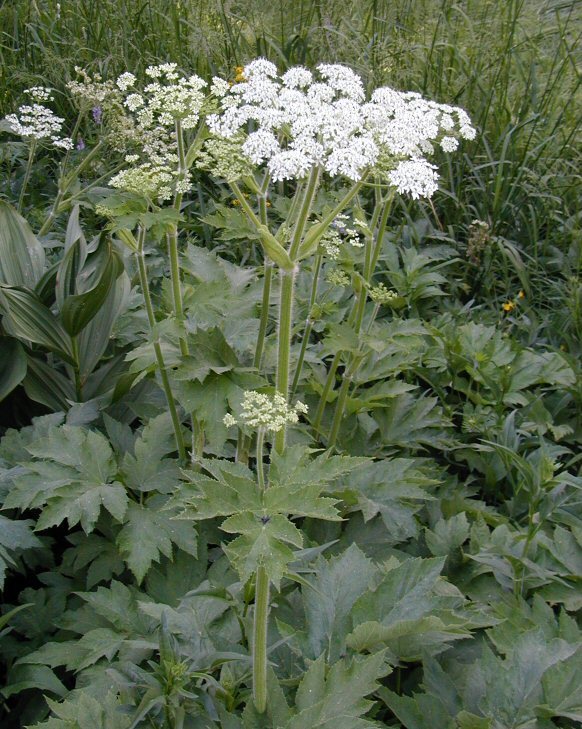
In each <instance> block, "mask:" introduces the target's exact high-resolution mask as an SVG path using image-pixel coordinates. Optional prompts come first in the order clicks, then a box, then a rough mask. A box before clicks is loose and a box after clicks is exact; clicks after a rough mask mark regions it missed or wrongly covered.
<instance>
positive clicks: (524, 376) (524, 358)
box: [509, 349, 576, 396]
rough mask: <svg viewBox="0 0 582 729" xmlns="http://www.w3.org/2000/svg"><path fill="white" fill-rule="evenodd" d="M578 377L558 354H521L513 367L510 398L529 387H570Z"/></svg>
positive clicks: (527, 351) (526, 351)
mask: <svg viewBox="0 0 582 729" xmlns="http://www.w3.org/2000/svg"><path fill="white" fill-rule="evenodd" d="M575 381H576V375H575V373H574V371H573V370H572V368H571V367H570V366H569V365H568V363H567V362H566V360H565V359H564V357H562V355H561V354H559V353H558V352H531V351H529V350H527V349H525V350H523V351H522V352H520V354H519V355H518V356H517V357H516V359H515V361H514V362H513V363H512V365H511V374H510V380H509V390H510V392H509V396H511V393H512V392H516V391H518V390H525V389H526V388H528V387H532V386H534V385H541V384H546V383H547V384H550V385H552V386H553V387H557V386H558V385H560V386H561V387H570V386H571V385H573V384H574V383H575Z"/></svg>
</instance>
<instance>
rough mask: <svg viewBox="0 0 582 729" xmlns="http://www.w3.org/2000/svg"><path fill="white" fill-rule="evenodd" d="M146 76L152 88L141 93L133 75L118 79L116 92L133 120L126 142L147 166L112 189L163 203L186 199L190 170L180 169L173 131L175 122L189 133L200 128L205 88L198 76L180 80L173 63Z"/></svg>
mask: <svg viewBox="0 0 582 729" xmlns="http://www.w3.org/2000/svg"><path fill="white" fill-rule="evenodd" d="M146 75H147V76H149V78H150V79H151V83H148V84H146V85H145V87H144V88H143V89H139V88H137V86H136V84H137V79H136V77H135V76H134V75H133V74H132V73H129V72H125V73H123V74H121V76H119V77H118V79H117V81H116V87H117V89H118V93H120V94H121V99H122V105H123V107H124V108H125V109H126V111H127V112H128V113H129V117H130V119H131V120H132V128H131V130H129V129H128V130H126V132H125V136H126V139H127V141H128V142H130V143H131V142H133V144H134V145H135V146H137V148H138V149H140V153H141V157H142V158H146V159H147V162H144V163H142V164H141V165H139V166H138V167H136V168H134V169H129V170H123V171H122V172H121V173H119V174H118V175H116V176H115V177H114V178H113V180H112V181H111V184H112V185H113V187H118V188H121V189H124V190H128V191H132V192H133V191H141V192H142V194H144V195H146V196H148V197H151V198H157V199H158V200H161V201H164V200H168V199H169V198H170V197H171V196H172V194H173V193H178V194H183V193H185V192H188V191H189V190H190V189H191V180H190V177H189V174H188V172H187V170H185V169H180V168H179V167H180V158H179V154H178V142H177V139H176V136H175V128H176V123H177V122H179V123H180V125H181V127H182V129H185V130H187V129H192V128H194V127H195V126H196V125H197V124H198V121H199V118H200V111H201V109H202V106H203V105H204V103H205V100H206V95H205V93H204V88H205V87H206V86H207V84H206V81H204V80H203V79H201V78H200V77H199V76H196V75H191V76H188V77H185V76H182V75H181V74H180V73H179V72H178V71H177V65H176V64H175V63H163V64H161V65H158V66H149V67H148V68H146ZM214 85H215V86H216V82H215V84H214ZM126 159H127V158H126ZM128 161H130V160H128ZM142 183H143V187H142V189H141V190H139V185H140V184H142Z"/></svg>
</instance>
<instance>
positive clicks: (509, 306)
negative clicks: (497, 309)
mask: <svg viewBox="0 0 582 729" xmlns="http://www.w3.org/2000/svg"><path fill="white" fill-rule="evenodd" d="M515 306H516V304H515V301H506V302H505V304H503V306H502V307H501V308H502V309H503V311H506V312H510V311H513V310H514V309H515Z"/></svg>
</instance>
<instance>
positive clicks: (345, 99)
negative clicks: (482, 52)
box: [208, 58, 475, 197]
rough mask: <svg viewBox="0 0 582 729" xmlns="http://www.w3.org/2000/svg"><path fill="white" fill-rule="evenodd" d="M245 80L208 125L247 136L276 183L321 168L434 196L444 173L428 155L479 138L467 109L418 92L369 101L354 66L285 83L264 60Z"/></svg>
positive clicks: (385, 92)
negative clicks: (372, 175) (371, 173)
mask: <svg viewBox="0 0 582 729" xmlns="http://www.w3.org/2000/svg"><path fill="white" fill-rule="evenodd" d="M242 77H243V79H244V80H243V81H242V82H241V83H236V84H234V85H233V86H231V87H230V88H229V89H228V90H226V89H225V88H224V87H222V89H221V92H222V94H223V95H222V97H221V99H220V105H221V111H220V112H219V113H217V114H211V115H209V116H208V126H209V128H210V130H211V132H212V133H213V134H214V135H216V136H217V137H222V138H226V139H232V138H234V137H241V134H242V141H241V149H242V152H243V154H244V155H245V156H246V157H247V159H248V160H249V161H250V162H252V163H253V164H254V165H257V166H263V165H265V166H266V167H267V168H268V170H269V172H270V174H271V177H272V179H273V180H274V181H277V180H291V179H293V180H295V179H301V178H303V177H305V176H306V175H307V174H308V173H309V171H310V170H311V169H313V168H314V167H315V166H320V167H321V168H323V170H325V171H326V172H327V173H328V174H330V175H332V176H336V175H340V176H343V177H347V178H349V179H351V180H353V181H357V180H359V179H361V178H362V176H363V175H364V174H365V173H366V171H368V170H374V171H375V172H376V174H381V175H382V176H383V177H384V178H385V179H386V178H387V179H388V180H389V181H390V182H392V184H394V185H396V187H398V189H399V191H401V192H403V193H409V194H412V195H413V196H414V197H430V195H432V194H433V192H434V191H435V189H436V187H435V184H434V180H435V179H436V173H435V174H433V172H434V170H433V168H432V167H430V166H429V163H428V162H427V160H426V157H427V155H430V154H432V153H433V152H434V150H435V145H440V146H441V147H442V149H444V150H445V151H454V149H456V147H457V146H458V137H463V138H466V139H472V138H474V136H475V130H474V129H473V127H472V126H471V124H470V120H469V117H468V116H467V114H466V112H465V111H463V109H459V108H457V107H453V106H449V105H447V104H437V103H436V102H433V101H428V100H426V99H423V98H422V97H421V96H420V95H419V94H417V93H413V92H411V93H403V92H399V91H395V90H394V89H390V88H387V87H386V88H379V89H377V90H376V91H375V92H374V93H373V94H372V97H371V99H370V100H369V101H366V98H365V91H364V86H363V83H362V80H361V78H360V77H359V76H358V75H357V74H356V73H354V71H352V70H351V69H350V68H348V67H346V66H341V65H337V64H321V65H319V66H318V67H317V73H316V74H313V73H312V72H311V71H309V70H307V69H306V68H302V67H295V68H291V69H289V70H288V71H287V72H286V73H284V74H283V75H282V76H279V74H278V72H277V68H276V66H275V65H274V64H273V63H271V62H269V61H267V60H265V59H264V58H259V59H256V60H255V61H252V62H251V63H249V64H248V65H247V66H245V68H244V70H243V74H242ZM402 163H413V164H409V165H408V166H406V167H403V168H402V167H400V165H401V164H402ZM397 170H398V172H397V174H396V171H397ZM391 172H394V173H395V174H396V177H395V178H394V181H393V180H392V179H391V178H390V176H389V175H390V173H391ZM414 175H416V178H415V177H414Z"/></svg>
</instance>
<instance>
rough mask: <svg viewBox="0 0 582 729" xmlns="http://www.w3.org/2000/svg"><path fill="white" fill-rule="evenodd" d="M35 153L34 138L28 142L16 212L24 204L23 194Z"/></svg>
mask: <svg viewBox="0 0 582 729" xmlns="http://www.w3.org/2000/svg"><path fill="white" fill-rule="evenodd" d="M35 153H36V139H33V140H32V141H31V142H30V148H29V150H28V160H27V161H26V170H25V172H24V180H23V181H22V187H21V188H20V196H19V198H18V208H17V210H18V212H19V213H21V212H22V207H23V205H24V196H25V194H26V188H27V187H28V181H29V179H30V173H31V172H32V163H33V161H34V155H35Z"/></svg>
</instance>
